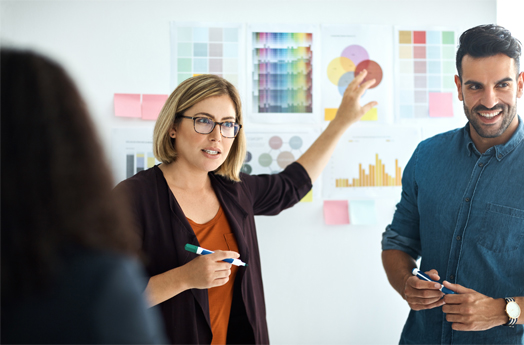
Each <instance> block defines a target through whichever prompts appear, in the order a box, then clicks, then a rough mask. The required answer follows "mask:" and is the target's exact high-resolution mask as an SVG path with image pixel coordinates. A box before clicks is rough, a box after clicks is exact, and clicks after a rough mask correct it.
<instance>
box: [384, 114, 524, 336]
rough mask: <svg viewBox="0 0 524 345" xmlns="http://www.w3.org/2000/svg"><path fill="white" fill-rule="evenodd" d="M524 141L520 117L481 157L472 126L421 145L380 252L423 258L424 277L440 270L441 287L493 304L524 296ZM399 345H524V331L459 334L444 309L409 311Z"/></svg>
mask: <svg viewBox="0 0 524 345" xmlns="http://www.w3.org/2000/svg"><path fill="white" fill-rule="evenodd" d="M523 139H524V125H523V123H522V119H521V118H520V117H519V125H518V129H517V130H516V131H515V133H514V134H513V136H512V138H511V139H510V140H509V141H508V142H507V143H506V144H503V145H497V146H494V147H492V148H490V149H488V150H487V151H486V152H485V153H483V154H480V152H479V151H478V150H477V149H476V148H475V145H474V144H473V141H472V140H471V136H470V133H469V123H468V124H466V126H465V127H464V128H460V129H456V130H453V131H450V132H446V133H443V134H439V135H437V136H435V137H432V138H430V139H427V140H425V141H423V142H421V143H420V144H419V145H418V147H417V149H416V150H415V152H414V153H413V156H412V157H411V159H410V161H409V163H408V164H407V166H406V169H405V171H404V176H403V177H402V198H401V201H400V202H399V203H398V204H397V210H396V212H395V215H394V217H393V221H392V223H391V224H390V225H389V226H388V227H387V228H386V231H385V232H384V234H383V239H382V249H383V250H388V249H398V250H402V251H404V252H406V253H408V254H409V255H411V256H412V257H413V258H414V259H417V258H419V257H420V258H421V263H420V266H421V270H422V271H428V270H430V269H436V270H437V271H438V272H439V275H440V277H441V279H443V280H444V279H446V280H448V281H450V282H452V283H457V284H460V285H463V286H465V287H467V288H471V289H474V290H476V291H478V292H480V293H482V294H485V295H487V296H490V297H493V298H502V297H514V296H524V142H523ZM520 307H521V308H522V309H523V310H524V306H520ZM523 314H524V313H523ZM521 317H524V315H521ZM400 343H402V344H524V329H523V325H516V326H515V327H514V328H510V327H505V326H500V327H494V328H492V329H490V330H487V331H481V332H463V331H462V332H461V331H454V330H452V329H451V323H449V322H447V321H446V318H445V314H444V313H443V312H442V308H441V307H439V308H434V309H431V310H423V311H413V310H411V311H410V313H409V316H408V319H407V321H406V324H405V326H404V330H403V332H402V336H401V339H400Z"/></svg>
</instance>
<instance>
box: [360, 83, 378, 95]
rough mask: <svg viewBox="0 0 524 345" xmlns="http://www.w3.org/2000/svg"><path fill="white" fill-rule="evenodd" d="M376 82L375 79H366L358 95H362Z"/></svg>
mask: <svg viewBox="0 0 524 345" xmlns="http://www.w3.org/2000/svg"><path fill="white" fill-rule="evenodd" d="M375 83H376V80H375V79H371V80H366V81H365V82H363V83H362V84H361V85H360V87H359V89H358V96H359V97H361V96H362V95H363V94H364V92H366V90H367V89H369V88H370V87H371V85H373V84H375Z"/></svg>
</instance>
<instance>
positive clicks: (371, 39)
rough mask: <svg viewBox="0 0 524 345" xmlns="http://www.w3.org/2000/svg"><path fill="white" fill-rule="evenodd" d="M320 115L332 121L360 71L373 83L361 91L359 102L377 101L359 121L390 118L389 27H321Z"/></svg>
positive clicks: (387, 119)
mask: <svg viewBox="0 0 524 345" xmlns="http://www.w3.org/2000/svg"><path fill="white" fill-rule="evenodd" d="M321 32H322V37H321V38H322V115H323V119H324V120H325V121H330V120H332V119H333V118H334V117H335V115H336V112H337V109H338V106H339V105H340V102H341V101H342V96H343V95H344V92H345V91H346V88H347V86H348V85H349V83H351V81H352V80H353V79H354V78H355V76H357V75H358V74H359V73H360V72H361V71H362V70H364V69H365V70H366V71H367V73H368V74H367V76H366V78H365V79H364V81H366V80H371V79H375V83H374V84H373V85H371V87H370V88H369V89H368V90H367V91H366V92H365V93H364V95H363V96H362V99H361V101H360V104H362V105H364V104H367V103H369V102H371V101H377V102H378V105H377V106H376V107H374V108H372V109H371V110H369V111H368V112H367V113H366V114H365V115H364V117H362V119H361V121H369V122H392V121H393V118H394V117H393V111H392V109H393V102H392V99H393V96H392V92H391V90H392V89H393V85H394V84H393V63H392V53H393V44H392V41H391V37H392V36H393V31H392V28H391V26H386V25H323V26H322V31H321Z"/></svg>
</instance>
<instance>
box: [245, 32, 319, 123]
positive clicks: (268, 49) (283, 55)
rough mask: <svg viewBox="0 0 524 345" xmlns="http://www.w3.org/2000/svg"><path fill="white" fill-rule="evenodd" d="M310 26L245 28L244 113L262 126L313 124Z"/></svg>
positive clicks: (311, 34) (313, 40) (311, 40)
mask: <svg viewBox="0 0 524 345" xmlns="http://www.w3.org/2000/svg"><path fill="white" fill-rule="evenodd" d="M315 28H316V26H314V25H311V26H310V25H297V26H282V25H278V26H275V25H251V26H250V27H249V28H248V45H249V46H248V54H249V59H248V65H249V79H250V80H249V81H248V92H249V96H248V102H249V103H250V104H248V111H250V112H251V114H252V119H253V120H254V121H256V122H262V123H286V122H288V123H289V122H293V123H297V122H298V123H314V122H318V121H315V119H314V115H313V108H314V102H315V96H314V87H315V86H314V79H315V78H314V64H313V62H314V54H315V52H314V50H315V49H314V42H315V39H316V37H317V34H316V30H315Z"/></svg>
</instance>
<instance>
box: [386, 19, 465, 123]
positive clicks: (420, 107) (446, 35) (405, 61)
mask: <svg viewBox="0 0 524 345" xmlns="http://www.w3.org/2000/svg"><path fill="white" fill-rule="evenodd" d="M457 43H458V31H457V30H455V29H435V28H431V29H420V28H419V29H414V28H404V27H396V28H395V61H396V87H395V90H396V109H397V116H398V118H399V119H401V120H403V119H408V120H410V119H411V120H412V119H435V118H453V117H454V116H455V115H456V114H457V113H460V104H459V102H458V99H457V91H456V90H457V87H456V85H455V81H454V76H455V74H456V73H457V71H456V67H455V54H456V47H457Z"/></svg>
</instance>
